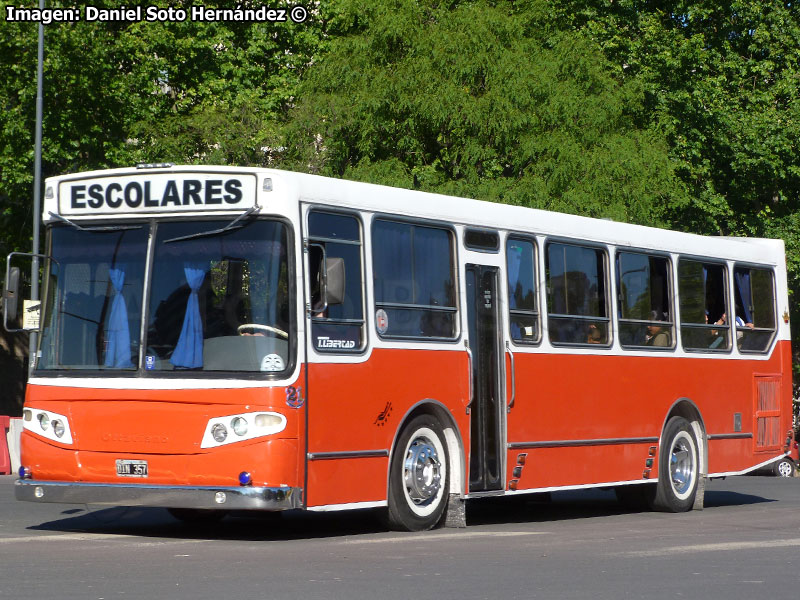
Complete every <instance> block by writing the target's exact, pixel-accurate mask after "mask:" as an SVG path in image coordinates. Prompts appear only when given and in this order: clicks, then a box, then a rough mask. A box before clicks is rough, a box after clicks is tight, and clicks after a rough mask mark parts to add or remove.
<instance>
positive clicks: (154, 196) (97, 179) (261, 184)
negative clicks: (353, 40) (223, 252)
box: [43, 165, 784, 265]
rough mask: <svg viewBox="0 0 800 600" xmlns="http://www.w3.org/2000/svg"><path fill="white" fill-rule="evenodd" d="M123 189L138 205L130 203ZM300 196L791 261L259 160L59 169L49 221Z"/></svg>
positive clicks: (219, 209) (760, 247) (760, 244)
mask: <svg viewBox="0 0 800 600" xmlns="http://www.w3.org/2000/svg"><path fill="white" fill-rule="evenodd" d="M267 180H268V182H267ZM92 186H96V187H94V188H92ZM123 194H124V195H125V200H128V201H129V204H126V203H125V202H124V201H123V199H122V195H123ZM104 199H110V202H108V203H107V204H106V203H104ZM147 200H149V203H147ZM234 200H235V201H234ZM299 202H308V203H321V204H329V205H333V206H338V207H342V208H352V209H357V210H361V211H365V212H370V213H377V214H394V215H402V216H404V217H409V218H417V219H429V220H435V221H440V222H443V223H450V224H459V225H465V226H468V227H478V228H490V229H499V230H505V231H511V232H517V233H530V234H540V235H546V236H550V237H555V238H566V239H578V240H584V241H589V242H598V243H608V244H612V245H615V246H619V247H630V248H636V249H651V250H658V251H664V252H680V253H683V254H687V255H700V256H711V257H720V258H727V259H732V260H738V261H745V262H758V263H764V264H772V265H780V264H782V263H783V261H784V245H783V241H782V240H772V239H761V238H736V237H721V236H701V235H696V234H691V233H684V232H678V231H671V230H666V229H659V228H654V227H647V226H642V225H631V224H628V223H619V222H615V221H609V220H605V219H595V218H589V217H581V216H577V215H570V214H565V213H558V212H552V211H546V210H537V209H531V208H525V207H521V206H511V205H506V204H498V203H493V202H486V201H482V200H472V199H468V198H459V197H453V196H444V195H441V194H432V193H428V192H420V191H412V190H406V189H402V188H393V187H387V186H380V185H374V184H368V183H360V182H354V181H348V180H344V179H333V178H329V177H321V176H317V175H308V174H303V173H295V172H290V171H280V170H276V169H263V168H252V167H228V166H208V165H196V166H190V165H174V166H158V167H145V168H141V167H139V168H124V169H108V170H102V171H90V172H84V173H75V174H68V175H62V176H58V177H50V178H48V179H47V181H46V183H45V200H44V205H43V220H44V221H45V222H53V221H56V220H59V219H58V216H60V217H65V218H68V219H70V220H75V221H78V220H81V221H83V220H94V221H96V220H98V219H101V220H108V219H114V220H117V219H129V218H131V217H137V218H138V217H145V216H146V217H153V216H165V215H166V214H171V215H175V214H183V215H185V216H208V215H212V214H240V213H241V212H243V211H244V210H247V209H248V208H252V207H253V206H254V204H257V205H258V206H259V207H261V208H262V213H264V214H273V213H277V214H284V215H285V216H287V217H289V218H290V219H292V220H294V221H296V220H297V218H299V210H298V203H299ZM109 204H112V205H115V206H109ZM146 204H147V205H146ZM53 215H57V216H53Z"/></svg>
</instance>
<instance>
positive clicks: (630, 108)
mask: <svg viewBox="0 0 800 600" xmlns="http://www.w3.org/2000/svg"><path fill="white" fill-rule="evenodd" d="M341 4H342V6H344V7H345V8H346V10H344V11H343V15H342V16H340V22H344V23H346V25H343V26H342V28H341V29H342V31H341V32H340V33H339V35H338V36H337V37H336V38H335V39H333V40H332V42H331V44H330V48H329V51H328V52H327V54H326V55H325V56H324V57H323V58H322V59H321V60H320V62H319V63H318V64H317V65H315V68H314V69H311V70H309V72H308V74H307V77H306V79H305V80H304V81H303V83H302V84H301V88H300V100H299V106H298V107H297V109H296V111H295V112H294V113H293V115H292V120H291V122H290V123H289V134H288V136H289V137H288V143H287V147H288V148H289V152H290V159H291V160H293V161H294V164H295V165H296V166H297V168H300V169H310V170H312V171H315V172H320V173H325V174H329V175H334V176H344V177H348V178H353V179H363V180H368V181H373V182H379V183H387V184H394V185H401V186H404V187H412V186H416V187H420V188H422V189H426V190H431V191H438V192H445V193H453V194H458V195H465V196H471V197H479V198H483V199H488V200H495V201H503V202H509V203H514V204H522V205H527V206H533V207H541V208H549V209H553V210H560V211H568V212H580V213H583V214H589V215H594V216H606V217H612V218H615V219H619V220H626V221H635V222H647V223H654V222H655V223H664V222H665V221H664V213H665V208H666V207H668V206H674V207H678V206H680V205H681V204H683V203H686V202H687V201H688V198H687V196H686V193H685V189H684V186H683V184H682V182H681V181H680V180H679V179H677V178H676V177H675V176H674V172H673V165H672V163H671V162H670V159H669V156H668V147H667V145H666V143H665V142H664V141H663V138H662V136H661V135H660V133H659V132H658V131H657V130H655V129H651V128H648V127H642V126H641V125H640V119H639V118H638V114H639V113H640V112H641V111H642V109H643V105H644V104H643V103H644V100H645V98H644V90H643V88H642V86H641V85H640V84H639V82H638V81H636V80H630V81H619V80H617V79H616V78H615V77H614V76H613V72H612V71H611V69H609V65H608V61H607V59H606V58H605V57H604V56H603V54H602V53H601V52H600V49H599V47H598V46H597V44H595V43H594V42H592V40H590V39H589V38H588V37H587V36H581V35H575V34H570V33H565V32H557V33H555V34H554V35H552V36H548V37H547V38H546V39H545V38H544V37H543V35H542V31H541V30H540V29H539V28H538V27H537V23H536V19H537V17H538V14H539V13H538V11H536V10H533V9H530V8H524V9H523V8H516V7H515V4H514V3H510V2H503V3H493V2H484V1H473V2H450V3H439V2H433V1H420V2H416V1H413V0H401V1H398V2H394V3H391V6H387V5H386V4H384V5H383V6H379V7H376V6H373V7H371V8H364V7H363V6H362V5H361V4H360V3H357V2H355V3H347V2H343V3H341ZM498 5H503V6H502V8H501V7H500V6H498Z"/></svg>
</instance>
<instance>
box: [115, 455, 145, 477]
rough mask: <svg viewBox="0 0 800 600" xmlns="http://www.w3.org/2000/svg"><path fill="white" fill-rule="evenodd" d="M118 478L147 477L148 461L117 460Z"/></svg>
mask: <svg viewBox="0 0 800 600" xmlns="http://www.w3.org/2000/svg"><path fill="white" fill-rule="evenodd" d="M117 476H118V477H147V461H146V460H121V459H119V460H117Z"/></svg>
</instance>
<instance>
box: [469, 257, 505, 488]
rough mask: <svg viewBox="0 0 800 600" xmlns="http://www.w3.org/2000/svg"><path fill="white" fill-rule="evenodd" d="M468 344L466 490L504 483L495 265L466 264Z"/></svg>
mask: <svg viewBox="0 0 800 600" xmlns="http://www.w3.org/2000/svg"><path fill="white" fill-rule="evenodd" d="M464 280H465V282H466V288H467V321H468V329H467V333H468V336H469V340H468V343H469V348H470V351H471V354H472V390H473V397H472V404H471V406H470V419H471V421H470V429H471V435H470V439H471V443H470V461H469V491H470V492H480V491H490V490H500V489H503V453H502V446H503V435H504V434H503V432H504V428H503V424H504V416H505V413H504V410H505V402H504V401H503V395H502V390H503V386H502V381H501V377H502V373H503V370H502V368H501V358H502V352H501V345H500V344H501V342H500V336H501V328H500V320H499V312H498V305H497V302H498V293H497V290H498V287H497V281H498V269H497V267H490V266H486V265H476V264H467V265H466V270H465V277H464Z"/></svg>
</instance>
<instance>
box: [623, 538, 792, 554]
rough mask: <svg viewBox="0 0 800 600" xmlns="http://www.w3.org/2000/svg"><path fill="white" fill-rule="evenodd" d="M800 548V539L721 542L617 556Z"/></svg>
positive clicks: (671, 547)
mask: <svg viewBox="0 0 800 600" xmlns="http://www.w3.org/2000/svg"><path fill="white" fill-rule="evenodd" d="M795 546H800V538H792V539H785V540H764V541H760V542H720V543H717V544H696V545H693V546H670V547H668V548H660V549H658V550H641V551H638V552H620V553H618V554H617V556H637V557H642V558H650V557H654V556H672V555H676V554H687V553H690V552H729V551H732V550H763V549H767V548H791V547H795Z"/></svg>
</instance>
